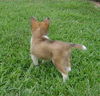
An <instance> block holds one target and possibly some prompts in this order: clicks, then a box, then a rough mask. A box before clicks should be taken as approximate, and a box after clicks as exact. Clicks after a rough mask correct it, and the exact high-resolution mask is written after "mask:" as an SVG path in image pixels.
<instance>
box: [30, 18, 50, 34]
mask: <svg viewBox="0 0 100 96" xmlns="http://www.w3.org/2000/svg"><path fill="white" fill-rule="evenodd" d="M31 22H32V34H33V35H46V34H47V32H48V27H49V18H46V19H45V20H43V21H41V22H39V21H37V20H36V19H35V18H33V17H32V19H31Z"/></svg>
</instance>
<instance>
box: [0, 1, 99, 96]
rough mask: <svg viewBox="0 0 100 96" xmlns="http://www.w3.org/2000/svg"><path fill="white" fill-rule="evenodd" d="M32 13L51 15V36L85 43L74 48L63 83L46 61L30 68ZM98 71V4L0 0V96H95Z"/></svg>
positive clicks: (39, 15) (41, 15)
mask: <svg viewBox="0 0 100 96" xmlns="http://www.w3.org/2000/svg"><path fill="white" fill-rule="evenodd" d="M31 16H34V17H36V18H37V19H38V20H40V21H41V20H43V19H45V18H46V17H49V18H50V19H51V25H50V29H49V37H50V38H51V39H53V40H62V41H65V42H73V43H79V44H84V45H85V46H87V49H88V50H87V51H82V50H77V49H73V51H72V60H71V63H72V71H71V72H70V73H69V80H68V81H67V82H66V83H63V82H62V76H61V74H60V73H59V72H58V71H57V69H56V68H55V66H54V65H53V64H52V62H51V61H45V62H44V63H43V64H41V65H40V66H38V67H35V66H33V68H30V64H31V63H32V60H31V58H30V51H29V49H30V48H29V47H30V38H31V26H30V25H31V24H30V18H31ZM40 63H41V60H40ZM99 71H100V8H97V7H94V4H92V3H91V2H88V1H86V0H85V1H84V0H81V1H80V0H0V96H99V95H100V94H99V93H100V90H99V89H100V77H99Z"/></svg>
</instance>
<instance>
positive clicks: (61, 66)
mask: <svg viewBox="0 0 100 96" xmlns="http://www.w3.org/2000/svg"><path fill="white" fill-rule="evenodd" d="M52 61H53V63H54V64H55V66H56V68H57V69H58V71H59V72H60V73H61V75H62V77H63V82H65V81H66V80H67V79H68V72H67V70H66V67H65V66H64V64H63V62H62V60H61V59H57V58H56V59H53V60H52Z"/></svg>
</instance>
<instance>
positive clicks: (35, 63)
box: [31, 54, 39, 65]
mask: <svg viewBox="0 0 100 96" xmlns="http://www.w3.org/2000/svg"><path fill="white" fill-rule="evenodd" d="M31 58H32V61H33V63H34V65H39V64H38V58H37V57H36V56H35V55H33V54H31Z"/></svg>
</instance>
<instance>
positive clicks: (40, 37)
mask: <svg viewBox="0 0 100 96" xmlns="http://www.w3.org/2000/svg"><path fill="white" fill-rule="evenodd" d="M48 28H49V19H45V20H44V21H42V22H38V21H37V20H35V19H34V18H32V42H31V54H32V55H34V56H36V57H38V58H43V59H51V60H52V62H53V63H54V65H55V66H56V68H57V69H58V70H59V72H61V73H63V74H65V75H66V76H67V75H68V72H69V70H67V68H69V67H71V64H70V53H71V48H72V47H75V48H79V49H82V48H83V45H79V44H71V43H65V42H61V41H53V40H49V39H47V38H45V37H44V35H47V33H48Z"/></svg>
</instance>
